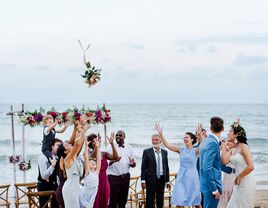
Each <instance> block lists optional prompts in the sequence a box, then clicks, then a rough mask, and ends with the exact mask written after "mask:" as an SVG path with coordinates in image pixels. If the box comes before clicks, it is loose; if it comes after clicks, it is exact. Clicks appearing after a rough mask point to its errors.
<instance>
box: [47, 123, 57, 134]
mask: <svg viewBox="0 0 268 208" xmlns="http://www.w3.org/2000/svg"><path fill="white" fill-rule="evenodd" d="M57 124H58V123H57V122H54V123H52V124H50V125H49V126H48V127H47V128H46V131H47V134H49V132H51V130H52V129H54V128H55V127H56V126H57Z"/></svg>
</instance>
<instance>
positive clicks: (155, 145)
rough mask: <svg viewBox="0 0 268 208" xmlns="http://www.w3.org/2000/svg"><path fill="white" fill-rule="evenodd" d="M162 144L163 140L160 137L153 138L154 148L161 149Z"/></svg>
mask: <svg viewBox="0 0 268 208" xmlns="http://www.w3.org/2000/svg"><path fill="white" fill-rule="evenodd" d="M160 144H161V138H160V136H159V135H153V136H152V145H153V147H159V146H160Z"/></svg>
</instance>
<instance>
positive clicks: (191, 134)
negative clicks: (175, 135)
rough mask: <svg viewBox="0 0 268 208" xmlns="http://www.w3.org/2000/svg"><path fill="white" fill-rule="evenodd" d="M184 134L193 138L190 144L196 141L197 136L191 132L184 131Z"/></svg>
mask: <svg viewBox="0 0 268 208" xmlns="http://www.w3.org/2000/svg"><path fill="white" fill-rule="evenodd" d="M185 134H187V135H189V136H190V137H191V139H193V142H192V144H195V143H196V142H197V137H196V136H195V135H194V134H193V133H192V132H186V133H185Z"/></svg>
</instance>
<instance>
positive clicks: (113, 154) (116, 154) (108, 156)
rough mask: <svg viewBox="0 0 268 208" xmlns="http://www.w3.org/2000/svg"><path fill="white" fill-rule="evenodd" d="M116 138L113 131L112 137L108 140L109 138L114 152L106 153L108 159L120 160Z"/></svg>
mask: <svg viewBox="0 0 268 208" xmlns="http://www.w3.org/2000/svg"><path fill="white" fill-rule="evenodd" d="M114 138H115V136H114V132H112V133H111V137H110V138H108V140H109V142H110V144H111V147H112V151H113V153H112V154H111V153H106V157H107V159H108V160H118V153H117V150H116V148H115V146H114Z"/></svg>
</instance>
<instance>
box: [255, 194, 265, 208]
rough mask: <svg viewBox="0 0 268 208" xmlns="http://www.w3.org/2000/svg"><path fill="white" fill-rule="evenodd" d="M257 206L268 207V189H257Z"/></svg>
mask: <svg viewBox="0 0 268 208" xmlns="http://www.w3.org/2000/svg"><path fill="white" fill-rule="evenodd" d="M255 208H268V190H258V191H257V194H256V199H255Z"/></svg>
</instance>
